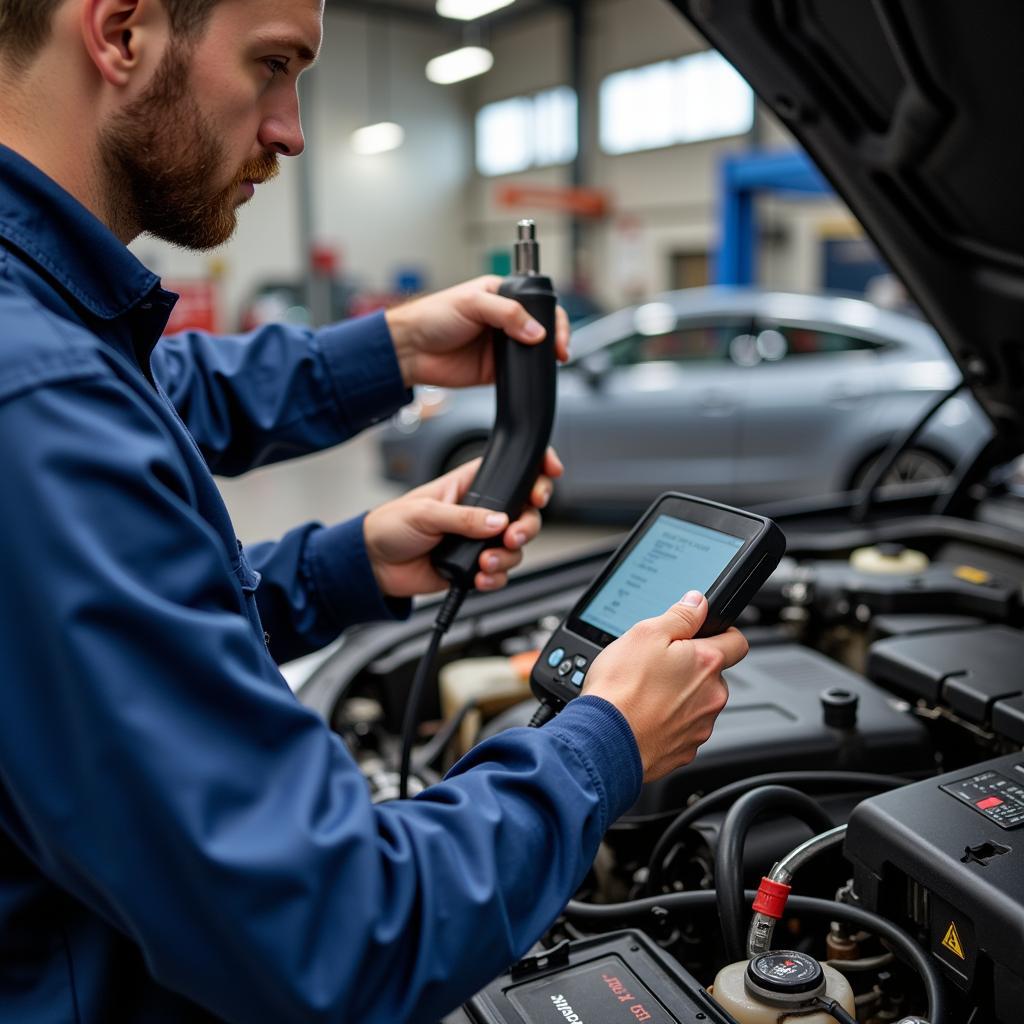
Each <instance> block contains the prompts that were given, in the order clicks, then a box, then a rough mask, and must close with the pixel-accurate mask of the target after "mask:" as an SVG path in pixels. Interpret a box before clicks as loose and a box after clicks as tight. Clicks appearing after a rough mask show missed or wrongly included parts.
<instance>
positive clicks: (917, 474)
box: [853, 448, 953, 490]
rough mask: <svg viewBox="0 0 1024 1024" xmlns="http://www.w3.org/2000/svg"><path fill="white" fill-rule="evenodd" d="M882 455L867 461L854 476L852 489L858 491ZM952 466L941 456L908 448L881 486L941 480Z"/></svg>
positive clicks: (921, 449) (874, 456)
mask: <svg viewBox="0 0 1024 1024" xmlns="http://www.w3.org/2000/svg"><path fill="white" fill-rule="evenodd" d="M883 455H884V452H880V453H879V454H878V455H873V456H872V457H871V458H870V459H868V460H867V461H866V462H865V463H864V464H863V465H862V466H861V467H860V468H859V469H858V470H857V472H856V473H855V474H854V477H853V489H854V490H858V489H859V488H860V487H862V486H863V484H864V481H865V480H866V479H867V478H868V477H869V476H870V475H871V474H872V473H873V472H874V469H875V466H877V465H878V461H879V459H881V458H882V457H883ZM952 470H953V467H952V465H951V464H950V463H949V462H947V461H946V460H945V459H944V458H942V456H941V455H936V454H934V453H933V452H929V451H925V450H924V449H923V448H908V449H907V450H906V451H905V452H901V453H900V455H899V458H897V460H896V462H895V463H894V464H893V466H892V467H891V468H890V470H889V472H888V473H886V474H885V477H884V478H883V479H882V486H884V487H891V486H893V485H894V484H896V485H898V484H919V483H926V482H927V481H929V480H941V479H943V478H944V477H947V476H949V474H950V473H951V472H952Z"/></svg>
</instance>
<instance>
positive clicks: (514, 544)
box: [504, 508, 540, 551]
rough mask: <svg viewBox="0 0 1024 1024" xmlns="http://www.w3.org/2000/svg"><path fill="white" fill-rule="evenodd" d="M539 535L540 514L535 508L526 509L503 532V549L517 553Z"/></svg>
mask: <svg viewBox="0 0 1024 1024" xmlns="http://www.w3.org/2000/svg"><path fill="white" fill-rule="evenodd" d="M538 533H540V513H539V512H538V511H537V510H536V509H535V508H530V509H527V510H526V511H525V512H524V513H523V514H522V515H521V516H520V517H519V518H518V519H517V520H516V521H515V522H514V523H512V525H511V526H509V528H508V529H507V530H506V531H505V537H504V541H505V547H507V548H510V549H511V550H513V551H517V550H518V549H519V548H521V547H525V546H526V545H527V544H529V543H530V541H531V540H533V538H534V537H536V536H537V534H538Z"/></svg>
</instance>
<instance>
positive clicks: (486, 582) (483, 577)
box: [480, 573, 494, 587]
mask: <svg viewBox="0 0 1024 1024" xmlns="http://www.w3.org/2000/svg"><path fill="white" fill-rule="evenodd" d="M480 584H481V586H484V587H493V586H494V577H493V576H488V575H487V574H486V573H481V574H480Z"/></svg>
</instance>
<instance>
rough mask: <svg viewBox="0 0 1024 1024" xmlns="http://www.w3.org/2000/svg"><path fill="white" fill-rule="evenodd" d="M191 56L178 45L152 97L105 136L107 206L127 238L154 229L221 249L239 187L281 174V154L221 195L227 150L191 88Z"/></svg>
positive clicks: (187, 244)
mask: <svg viewBox="0 0 1024 1024" xmlns="http://www.w3.org/2000/svg"><path fill="white" fill-rule="evenodd" d="M186 55H187V54H186V51H184V49H183V48H181V47H180V46H175V45H173V44H172V47H171V49H169V50H168V52H167V55H166V57H164V59H163V62H162V63H161V65H160V67H159V68H158V69H157V72H156V75H155V77H154V79H153V82H152V83H151V84H150V86H149V87H148V89H147V90H146V92H145V93H144V94H143V95H142V96H140V97H139V98H138V99H137V100H135V101H134V102H133V103H132V104H130V105H129V106H128V107H126V108H125V109H124V110H123V111H122V112H121V113H120V114H118V116H117V119H116V120H115V121H114V123H113V124H111V125H110V126H109V127H108V128H106V129H105V130H104V131H103V133H102V134H101V136H100V143H99V145H100V158H101V160H102V164H103V170H104V172H105V176H106V192H107V196H106V202H107V209H108V214H109V217H110V222H111V227H112V228H113V229H114V231H115V232H116V233H117V234H118V235H120V236H121V237H134V236H135V235H137V234H139V233H140V232H143V231H146V232H149V233H150V234H152V235H155V236H156V237H157V238H162V239H164V240H165V241H167V242H171V243H172V244H174V245H179V246H181V247H182V248H185V249H213V248H215V247H216V246H218V245H222V244H223V243H224V242H226V241H227V240H228V239H229V238H230V237H231V236H232V235H233V234H234V231H235V227H236V224H237V220H238V218H237V215H236V208H237V206H238V190H239V187H240V186H241V185H242V183H243V182H246V181H254V182H261V181H266V180H268V179H269V178H272V177H274V176H275V175H276V174H277V173H278V166H277V156H276V155H275V154H273V153H263V154H261V155H260V156H259V157H257V158H255V159H252V160H248V161H247V162H246V163H245V164H244V165H243V166H242V167H241V169H240V170H239V171H238V173H237V174H236V175H235V177H234V178H233V179H232V181H231V184H230V185H228V186H227V187H226V188H222V189H219V190H217V191H213V188H214V187H215V186H214V183H215V182H216V181H218V180H219V179H221V177H222V175H223V169H224V159H225V158H224V148H223V146H222V145H221V144H220V142H219V141H218V139H217V135H216V132H215V131H214V129H213V128H212V126H211V125H210V123H209V121H207V119H206V118H205V117H204V116H203V113H202V111H201V110H200V109H199V105H198V104H197V103H196V101H195V99H194V98H193V96H192V94H191V92H190V90H189V81H188V66H187V62H186Z"/></svg>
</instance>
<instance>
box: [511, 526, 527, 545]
mask: <svg viewBox="0 0 1024 1024" xmlns="http://www.w3.org/2000/svg"><path fill="white" fill-rule="evenodd" d="M512 543H513V544H515V546H516V547H517V548H521V547H522V546H523V545H524V544H525V543H526V534H525V533H520V532H519V531H518V530H516V532H515V533H513V534H512Z"/></svg>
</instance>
